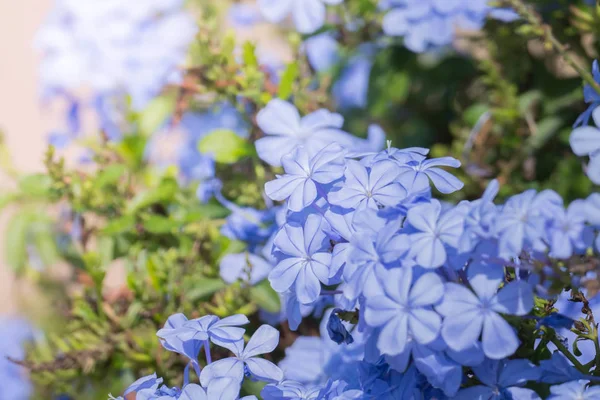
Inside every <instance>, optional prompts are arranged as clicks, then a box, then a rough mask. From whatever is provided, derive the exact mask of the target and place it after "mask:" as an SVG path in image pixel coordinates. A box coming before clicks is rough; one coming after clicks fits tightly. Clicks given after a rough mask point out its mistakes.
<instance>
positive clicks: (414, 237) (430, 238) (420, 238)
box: [406, 200, 464, 268]
mask: <svg viewBox="0 0 600 400" xmlns="http://www.w3.org/2000/svg"><path fill="white" fill-rule="evenodd" d="M406 221H407V222H408V223H409V224H410V226H411V227H413V228H414V230H415V231H416V232H415V233H411V234H409V236H408V237H409V238H410V243H411V247H410V251H409V255H410V256H411V257H415V259H416V261H417V264H419V265H420V266H422V267H425V268H437V267H439V266H441V265H443V264H444V263H445V262H446V259H447V252H446V246H450V247H454V248H456V247H458V240H459V239H460V236H461V235H462V232H463V224H464V216H463V214H462V213H461V212H460V211H458V210H449V211H447V212H445V213H443V214H442V205H441V204H440V202H439V201H437V200H432V201H431V202H430V203H425V204H419V205H416V206H415V207H413V208H411V209H410V210H408V213H407V216H406Z"/></svg>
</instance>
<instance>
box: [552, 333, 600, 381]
mask: <svg viewBox="0 0 600 400" xmlns="http://www.w3.org/2000/svg"><path fill="white" fill-rule="evenodd" d="M546 334H547V335H549V337H550V342H552V344H554V345H555V346H556V348H557V349H558V351H560V352H561V353H563V354H564V355H565V357H567V358H568V359H569V361H571V362H572V363H573V365H574V366H575V368H577V370H578V371H579V372H581V373H582V374H587V373H588V371H587V370H586V369H585V367H584V366H583V365H582V364H581V363H580V362H579V360H577V358H575V356H574V355H573V354H571V352H570V351H569V349H567V348H566V347H565V345H564V344H562V343H561V341H560V340H558V338H557V337H556V335H555V334H554V333H553V332H548V331H546ZM596 354H597V353H596Z"/></svg>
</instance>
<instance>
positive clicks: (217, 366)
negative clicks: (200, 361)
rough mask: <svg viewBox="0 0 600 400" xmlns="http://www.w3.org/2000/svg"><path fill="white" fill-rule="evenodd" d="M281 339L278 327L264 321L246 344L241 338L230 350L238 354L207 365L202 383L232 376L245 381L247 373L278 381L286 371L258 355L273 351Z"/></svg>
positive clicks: (206, 384)
mask: <svg viewBox="0 0 600 400" xmlns="http://www.w3.org/2000/svg"><path fill="white" fill-rule="evenodd" d="M278 343H279V332H278V331H277V329H275V328H273V327H271V326H268V325H262V326H261V327H260V328H258V329H257V330H256V332H255V333H254V335H252V337H251V338H250V340H249V341H248V344H247V345H246V346H245V347H244V341H243V340H240V341H238V342H236V343H235V346H233V347H231V348H230V350H231V351H232V352H233V354H234V355H235V357H230V358H224V359H221V360H218V361H215V362H213V363H210V364H209V365H207V366H206V367H205V368H204V369H203V370H202V373H201V374H200V383H201V384H202V386H205V387H206V386H208V385H209V384H210V383H211V381H213V380H214V379H218V378H224V377H227V378H231V379H233V380H234V381H235V382H240V383H241V382H242V381H243V379H244V376H250V377H252V378H253V379H258V380H261V381H266V382H279V381H281V380H282V379H283V372H281V370H280V369H279V367H277V366H276V365H275V364H273V363H272V362H270V361H267V360H265V359H262V358H258V357H256V356H257V355H260V354H266V353H270V352H272V351H273V350H274V349H275V348H276V347H277V344H278Z"/></svg>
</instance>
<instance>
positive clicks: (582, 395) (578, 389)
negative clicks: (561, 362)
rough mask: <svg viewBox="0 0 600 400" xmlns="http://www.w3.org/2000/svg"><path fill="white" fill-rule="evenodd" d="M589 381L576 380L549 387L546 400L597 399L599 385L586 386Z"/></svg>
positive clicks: (599, 391)
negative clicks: (548, 394)
mask: <svg viewBox="0 0 600 400" xmlns="http://www.w3.org/2000/svg"><path fill="white" fill-rule="evenodd" d="M588 384H589V381H585V380H578V381H572V382H567V383H563V384H562V385H555V386H552V387H551V388H550V396H549V397H548V400H598V399H600V386H590V387H588Z"/></svg>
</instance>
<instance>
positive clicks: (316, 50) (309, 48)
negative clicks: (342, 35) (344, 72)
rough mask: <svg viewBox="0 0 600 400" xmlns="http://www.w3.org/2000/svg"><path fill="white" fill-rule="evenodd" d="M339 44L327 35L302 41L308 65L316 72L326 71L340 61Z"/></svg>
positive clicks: (322, 34) (323, 34)
mask: <svg viewBox="0 0 600 400" xmlns="http://www.w3.org/2000/svg"><path fill="white" fill-rule="evenodd" d="M339 47H340V46H339V44H338V42H337V41H336V40H335V38H334V37H333V36H332V35H330V34H328V33H321V34H319V35H315V36H312V37H310V38H308V39H306V40H305V41H304V51H305V52H306V57H307V58H308V62H309V63H310V65H311V66H312V67H313V68H314V69H315V70H316V71H317V72H322V71H327V70H329V69H331V68H332V67H333V66H334V65H335V64H337V63H338V62H339V60H340V54H339V53H340V49H339Z"/></svg>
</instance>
